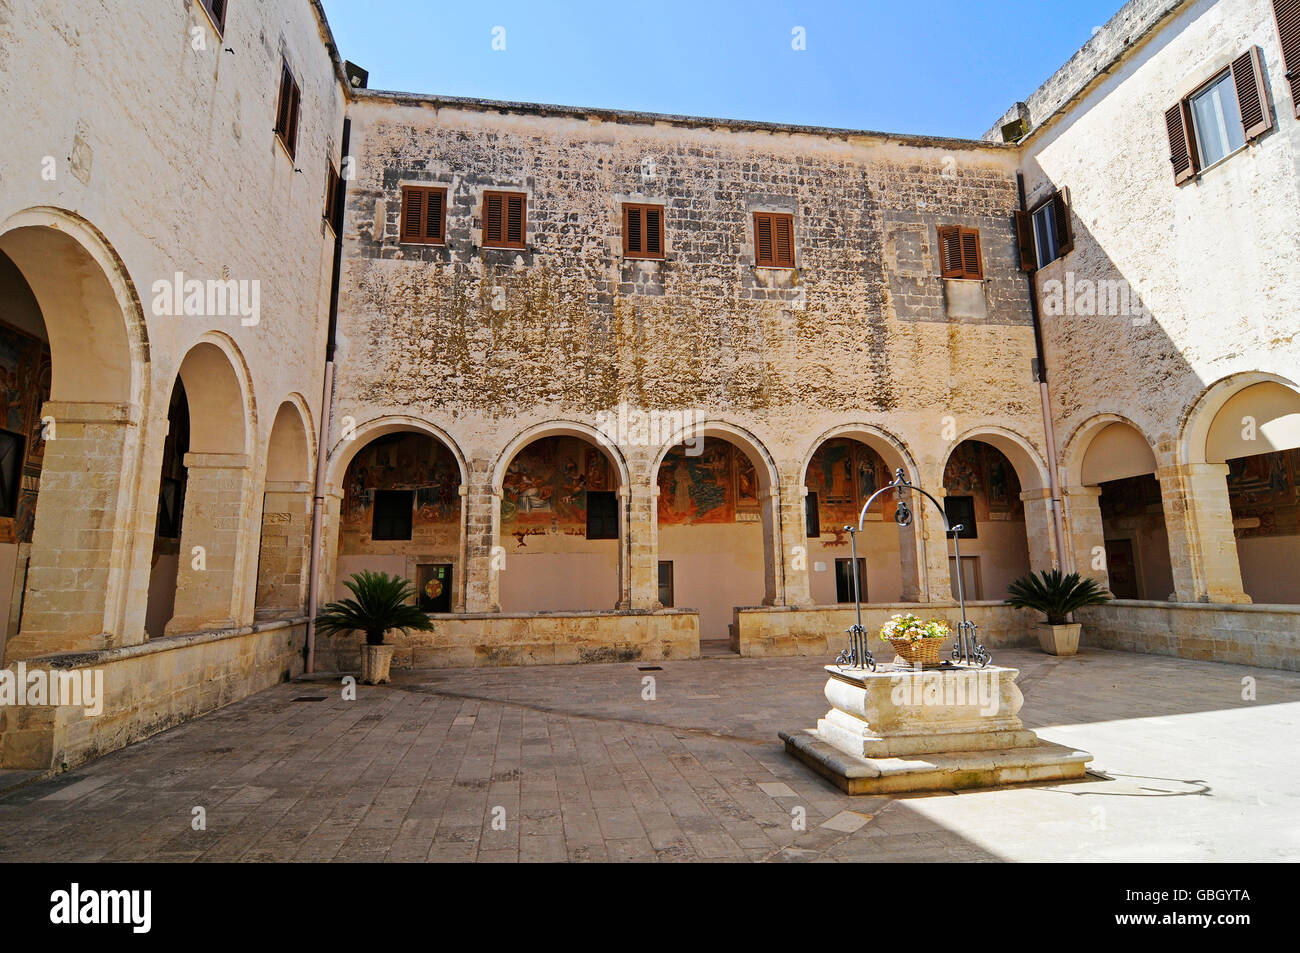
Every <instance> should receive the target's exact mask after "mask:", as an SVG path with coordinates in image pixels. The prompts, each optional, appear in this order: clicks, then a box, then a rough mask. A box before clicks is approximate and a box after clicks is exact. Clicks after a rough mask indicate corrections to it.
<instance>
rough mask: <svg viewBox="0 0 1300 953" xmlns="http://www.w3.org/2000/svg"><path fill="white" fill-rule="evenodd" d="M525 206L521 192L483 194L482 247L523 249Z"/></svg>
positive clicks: (525, 230)
mask: <svg viewBox="0 0 1300 953" xmlns="http://www.w3.org/2000/svg"><path fill="white" fill-rule="evenodd" d="M527 204H528V203H527V197H526V196H525V195H524V194H523V193H522V192H484V193H483V247H484V248H524V247H525V242H524V239H525V238H526V237H527V234H528V230H527V227H528V220H527V211H528V209H527Z"/></svg>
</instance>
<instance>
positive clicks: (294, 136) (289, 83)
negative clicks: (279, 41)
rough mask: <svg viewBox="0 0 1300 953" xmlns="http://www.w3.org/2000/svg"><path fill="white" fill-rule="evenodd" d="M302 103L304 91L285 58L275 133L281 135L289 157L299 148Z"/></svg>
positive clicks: (281, 73) (281, 140) (281, 74)
mask: <svg viewBox="0 0 1300 953" xmlns="http://www.w3.org/2000/svg"><path fill="white" fill-rule="evenodd" d="M301 105H302V92H301V90H299V88H298V81H297V80H296V79H294V78H293V70H291V69H289V62H288V61H287V60H285V61H284V62H283V63H282V64H281V69H280V104H279V106H278V107H277V108H276V111H275V134H276V135H277V136H278V137H279V139H280V142H281V143H282V144H283V145H284V149H285V151H286V152H288V153H289V157H290V158H293V156H294V155H295V154H296V153H297V150H298V112H299V108H300V107H301Z"/></svg>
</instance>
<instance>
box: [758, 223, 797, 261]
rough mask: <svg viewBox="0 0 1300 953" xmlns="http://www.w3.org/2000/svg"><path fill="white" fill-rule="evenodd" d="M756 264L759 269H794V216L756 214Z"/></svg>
mask: <svg viewBox="0 0 1300 953" xmlns="http://www.w3.org/2000/svg"><path fill="white" fill-rule="evenodd" d="M754 264H755V265H757V266H758V267H759V268H793V267H794V216H793V215H790V214H786V213H781V212H755V213H754Z"/></svg>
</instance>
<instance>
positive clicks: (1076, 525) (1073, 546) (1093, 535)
mask: <svg viewBox="0 0 1300 953" xmlns="http://www.w3.org/2000/svg"><path fill="white" fill-rule="evenodd" d="M1065 536H1066V540H1067V543H1066V545H1067V546H1068V547H1069V549H1070V553H1071V554H1072V555H1073V557H1074V570H1073V571H1074V572H1077V573H1078V574H1079V575H1080V576H1082V577H1083V578H1085V579H1095V580H1096V581H1097V582H1098V583H1099V584H1100V585H1102V586H1105V587H1107V588H1109V587H1110V574H1109V573H1108V572H1107V569H1106V530H1105V527H1104V526H1103V525H1102V521H1101V487H1099V486H1071V487H1066V489H1065Z"/></svg>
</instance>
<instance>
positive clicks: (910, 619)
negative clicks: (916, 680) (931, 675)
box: [880, 612, 952, 668]
mask: <svg viewBox="0 0 1300 953" xmlns="http://www.w3.org/2000/svg"><path fill="white" fill-rule="evenodd" d="M951 634H952V629H951V627H950V626H949V625H948V623H947V622H944V621H942V620H940V619H931V620H929V621H928V622H927V621H926V620H924V619H921V618H919V617H918V616H914V615H912V614H911V613H910V612H909V613H906V614H904V615H896V616H894V617H893V618H891V619H890V620H889V621H888V622H886V623H885V624H884V625H883V626H881V627H880V639H881V641H882V642H888V643H889V644H890V645H892V646H893V647H894V651H895V652H896V653H897V654H898V656H899V657H900V658H901V659H902V660H903V661H904V662H906V663H907V664H908V665H917V664H919V665H921V667H922V668H934V667H937V666H938V665H939V664H940V661H939V650H940V649H942V648H943V644H944V642H945V641H947V639H948V636H950V635H951Z"/></svg>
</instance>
